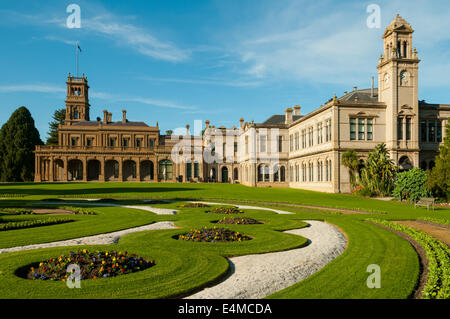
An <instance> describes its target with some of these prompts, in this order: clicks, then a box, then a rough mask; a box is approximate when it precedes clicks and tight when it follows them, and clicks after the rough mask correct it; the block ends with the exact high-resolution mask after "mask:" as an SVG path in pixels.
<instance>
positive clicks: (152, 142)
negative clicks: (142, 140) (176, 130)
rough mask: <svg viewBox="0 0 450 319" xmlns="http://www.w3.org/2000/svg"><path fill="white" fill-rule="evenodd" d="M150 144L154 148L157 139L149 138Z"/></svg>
mask: <svg viewBox="0 0 450 319" xmlns="http://www.w3.org/2000/svg"><path fill="white" fill-rule="evenodd" d="M148 146H149V147H150V148H153V147H154V146H155V141H154V140H153V139H152V138H151V139H149V140H148Z"/></svg>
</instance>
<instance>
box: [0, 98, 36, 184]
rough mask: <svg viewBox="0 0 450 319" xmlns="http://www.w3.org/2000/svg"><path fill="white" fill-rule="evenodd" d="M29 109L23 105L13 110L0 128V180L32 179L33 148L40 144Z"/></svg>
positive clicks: (17, 180) (18, 180)
mask: <svg viewBox="0 0 450 319" xmlns="http://www.w3.org/2000/svg"><path fill="white" fill-rule="evenodd" d="M42 144H43V143H42V141H41V139H40V137H39V132H38V130H37V129H36V127H35V126H34V120H33V118H32V117H31V113H30V111H28V109H27V108H26V107H24V106H21V107H19V108H18V109H17V110H15V111H14V112H13V114H12V115H11V117H10V118H9V120H8V121H7V122H6V123H5V124H3V126H2V128H1V130H0V157H1V158H0V180H1V181H2V182H20V181H32V180H33V178H34V153H33V152H34V149H35V145H42Z"/></svg>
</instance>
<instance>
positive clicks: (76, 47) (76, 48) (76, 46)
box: [75, 41, 78, 77]
mask: <svg viewBox="0 0 450 319" xmlns="http://www.w3.org/2000/svg"><path fill="white" fill-rule="evenodd" d="M75 51H76V53H77V77H78V41H77V44H76V45H75Z"/></svg>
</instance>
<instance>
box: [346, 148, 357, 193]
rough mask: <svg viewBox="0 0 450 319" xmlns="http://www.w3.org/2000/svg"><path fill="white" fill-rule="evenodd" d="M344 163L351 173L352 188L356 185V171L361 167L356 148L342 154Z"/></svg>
mask: <svg viewBox="0 0 450 319" xmlns="http://www.w3.org/2000/svg"><path fill="white" fill-rule="evenodd" d="M342 165H344V166H345V167H347V168H348V173H349V175H350V184H351V185H352V188H355V186H356V173H357V171H358V167H359V159H358V154H357V153H356V151H355V150H348V151H346V152H345V153H344V154H342Z"/></svg>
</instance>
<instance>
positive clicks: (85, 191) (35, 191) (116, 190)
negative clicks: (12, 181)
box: [0, 187, 199, 195]
mask: <svg viewBox="0 0 450 319" xmlns="http://www.w3.org/2000/svg"><path fill="white" fill-rule="evenodd" d="M195 190H199V189H196V188H187V187H111V188H109V187H98V188H96V187H88V188H72V189H51V188H50V189H47V188H37V187H36V188H31V189H20V188H8V189H1V188H0V193H2V194H26V195H91V194H92V195H95V194H130V193H141V194H142V193H165V192H181V191H195Z"/></svg>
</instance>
